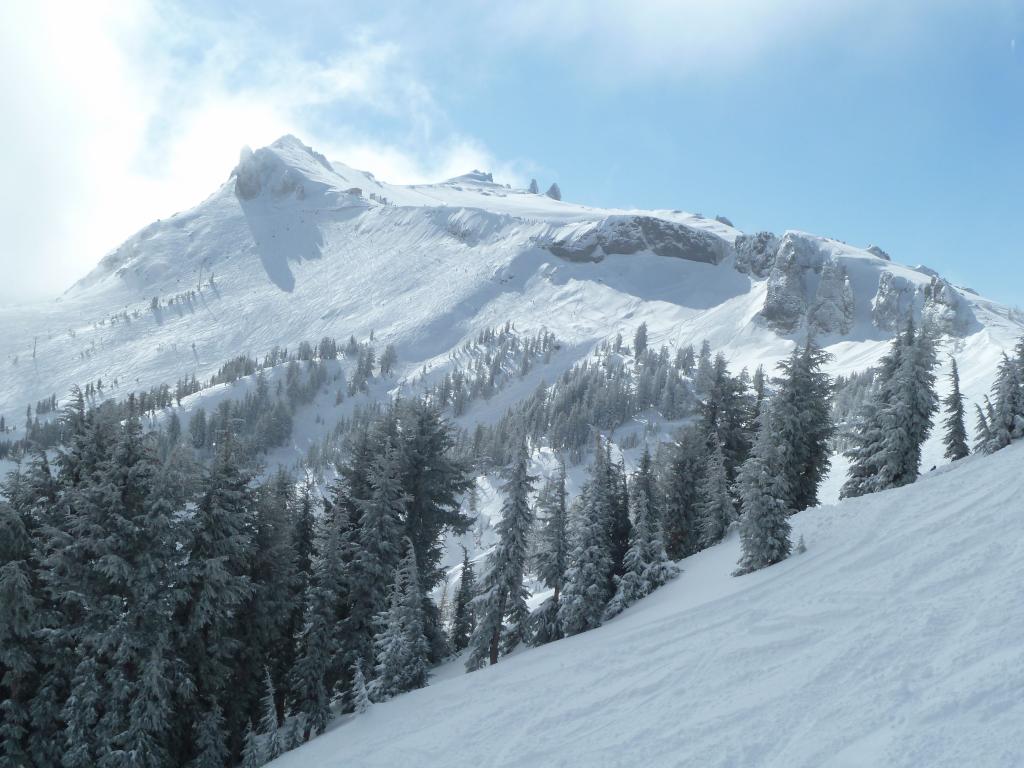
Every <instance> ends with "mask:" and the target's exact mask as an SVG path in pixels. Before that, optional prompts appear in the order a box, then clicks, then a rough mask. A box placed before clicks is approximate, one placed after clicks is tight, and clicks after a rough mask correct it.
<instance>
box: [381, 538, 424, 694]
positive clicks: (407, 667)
mask: <svg viewBox="0 0 1024 768" xmlns="http://www.w3.org/2000/svg"><path fill="white" fill-rule="evenodd" d="M405 550H406V552H405V555H404V556H403V558H402V561H401V563H400V564H399V566H398V570H397V571H396V573H395V582H394V586H393V587H392V590H391V597H390V605H389V607H388V609H387V611H385V612H384V613H382V614H381V615H380V619H379V626H380V627H381V629H380V631H379V632H378V634H377V636H376V638H374V646H375V648H376V651H377V655H376V658H377V666H376V672H377V676H376V678H375V679H374V681H373V682H372V683H371V685H370V695H371V696H372V697H373V699H374V700H375V701H384V700H385V699H388V698H391V697H392V696H394V695H396V694H398V693H402V692H403V691H411V690H412V689H414V688H422V687H423V686H424V685H426V684H427V669H428V664H429V653H430V647H429V644H428V642H427V638H426V637H425V636H424V634H423V602H422V600H423V596H422V592H421V591H420V585H419V570H418V568H417V566H416V552H415V550H414V549H413V547H412V543H411V542H410V541H409V540H408V539H407V540H406V541H405Z"/></svg>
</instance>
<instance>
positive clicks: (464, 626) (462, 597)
mask: <svg viewBox="0 0 1024 768" xmlns="http://www.w3.org/2000/svg"><path fill="white" fill-rule="evenodd" d="M475 597H476V575H475V573H474V568H473V561H472V560H470V559H469V551H468V550H467V549H466V548H465V547H463V548H462V570H461V572H460V574H459V588H458V590H457V591H456V593H455V611H454V615H453V616H452V628H451V633H450V637H449V643H450V644H451V646H452V650H453V651H455V652H456V653H461V652H462V651H463V650H465V649H466V647H467V646H468V645H469V639H470V637H472V635H473V627H474V626H475V625H476V621H475V618H474V615H473V605H472V603H473V598H475Z"/></svg>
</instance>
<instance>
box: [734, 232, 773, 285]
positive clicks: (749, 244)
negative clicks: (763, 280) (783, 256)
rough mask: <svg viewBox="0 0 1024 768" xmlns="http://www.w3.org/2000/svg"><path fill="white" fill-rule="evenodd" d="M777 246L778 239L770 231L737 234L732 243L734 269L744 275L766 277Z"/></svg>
mask: <svg viewBox="0 0 1024 768" xmlns="http://www.w3.org/2000/svg"><path fill="white" fill-rule="evenodd" d="M778 247H779V239H778V238H777V237H776V236H775V235H774V234H772V233H771V232H758V233H756V234H753V235H738V236H737V237H736V243H735V245H734V248H735V249H736V270H737V271H738V272H742V273H743V274H745V275H754V276H755V277H767V276H768V273H769V272H771V269H772V265H773V264H774V263H775V251H776V250H777V249H778Z"/></svg>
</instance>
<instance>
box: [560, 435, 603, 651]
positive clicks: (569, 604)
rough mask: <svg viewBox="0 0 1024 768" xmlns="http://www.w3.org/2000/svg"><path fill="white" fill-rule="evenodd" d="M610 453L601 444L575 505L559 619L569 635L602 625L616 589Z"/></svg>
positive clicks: (563, 629)
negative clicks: (611, 546)
mask: <svg viewBox="0 0 1024 768" xmlns="http://www.w3.org/2000/svg"><path fill="white" fill-rule="evenodd" d="M610 474H611V473H610V467H609V460H608V452H607V451H606V450H604V449H603V448H601V447H600V446H599V447H598V450H597V452H596V456H595V457H594V464H593V466H592V467H591V470H590V479H589V481H588V482H587V484H586V486H584V488H583V491H582V492H581V493H580V495H579V497H578V498H577V500H576V503H575V504H574V510H573V514H572V516H571V520H572V535H571V538H572V542H573V544H572V550H571V554H570V557H569V568H568V569H567V570H566V573H565V589H564V590H563V592H562V600H561V605H560V606H559V609H558V620H559V622H560V623H561V625H562V631H563V632H564V633H565V634H566V635H575V634H579V633H580V632H586V631H587V630H590V629H594V628H595V627H599V626H600V625H601V619H602V617H603V615H604V609H605V606H606V605H607V604H608V600H609V598H610V597H611V594H612V589H613V581H612V558H611V553H610V551H609V549H610V545H609V540H608V539H609V536H608V531H609V527H610V525H609V520H610V518H611V507H612V499H611V494H612V493H613V491H614V489H613V488H611V487H610V486H609V482H608V479H609V477H610Z"/></svg>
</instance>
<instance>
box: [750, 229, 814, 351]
mask: <svg viewBox="0 0 1024 768" xmlns="http://www.w3.org/2000/svg"><path fill="white" fill-rule="evenodd" d="M824 261H825V256H824V254H822V252H821V250H820V249H819V248H818V245H817V243H815V242H813V241H812V240H809V239H807V238H805V237H801V236H800V235H797V234H795V233H792V232H787V233H786V234H785V235H784V236H783V238H782V240H781V241H780V243H779V248H778V250H777V251H776V253H775V261H774V263H773V264H772V268H771V272H770V273H769V275H768V293H767V295H766V296H765V300H764V308H763V309H762V310H761V316H762V317H764V319H765V320H767V321H768V324H769V325H770V326H772V328H774V329H775V330H777V331H779V332H780V333H789V332H791V331H793V330H795V329H796V328H797V326H799V325H800V322H801V321H802V320H803V318H804V316H805V315H806V314H807V311H808V305H809V301H810V297H809V295H808V294H809V288H810V287H811V278H812V277H813V276H814V275H815V274H816V273H817V272H819V271H820V270H821V268H822V265H823V263H824Z"/></svg>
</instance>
